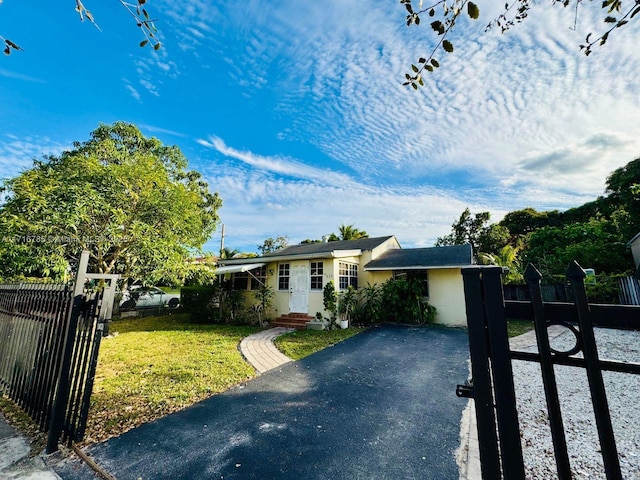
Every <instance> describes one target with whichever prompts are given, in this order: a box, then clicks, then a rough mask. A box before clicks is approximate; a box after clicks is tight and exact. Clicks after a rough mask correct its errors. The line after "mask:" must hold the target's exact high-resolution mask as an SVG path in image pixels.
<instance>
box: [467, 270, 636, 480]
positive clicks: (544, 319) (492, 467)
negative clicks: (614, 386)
mask: <svg viewBox="0 0 640 480" xmlns="http://www.w3.org/2000/svg"><path fill="white" fill-rule="evenodd" d="M462 275H463V279H464V291H465V303H466V310H467V323H468V328H469V349H470V354H471V374H472V384H471V385H459V386H458V389H457V392H456V393H457V394H458V396H463V397H472V398H473V399H474V401H475V409H476V420H477V428H478V441H479V452H480V463H481V470H482V478H483V479H484V480H490V479H491V480H496V479H500V478H503V479H508V480H519V479H522V480H524V478H525V466H524V460H523V454H522V445H521V441H520V429H519V428H520V427H519V423H518V411H517V404H516V396H515V389H514V382H513V371H512V364H511V360H512V359H518V360H527V361H533V362H538V363H539V364H540V368H541V372H542V379H543V385H544V392H545V397H546V403H547V411H548V417H549V425H550V430H551V432H550V434H551V437H552V441H553V448H554V455H555V461H556V465H557V472H558V478H559V479H561V480H565V479H571V478H572V473H571V465H570V462H569V455H568V453H567V443H566V438H565V430H564V426H563V421H562V412H561V410H560V401H559V398H558V388H557V384H556V376H555V372H554V365H571V366H576V367H583V368H585V369H586V373H587V378H588V381H589V389H590V393H591V399H592V403H593V408H594V413H595V419H596V426H597V431H598V436H599V440H600V446H601V453H602V457H603V462H604V468H605V472H606V476H607V479H608V480H614V479H615V480H618V479H622V473H621V470H620V462H619V458H618V452H617V448H616V442H615V438H614V433H613V428H612V426H611V418H610V413H609V407H608V403H607V396H606V392H605V387H604V383H603V380H602V371H603V370H610V371H616V372H624V373H633V374H639V373H640V364H638V363H624V362H615V361H605V360H601V359H600V358H599V357H598V351H597V347H596V342H595V337H594V332H593V319H592V312H591V310H592V309H591V307H590V305H589V304H588V303H587V296H586V292H585V286H584V278H585V276H586V274H585V272H584V270H582V268H580V266H579V265H578V264H577V263H575V262H574V263H573V264H572V265H571V266H570V267H569V269H568V271H567V279H568V281H569V284H570V287H571V290H572V293H573V298H574V299H575V303H574V304H573V305H572V307H571V312H569V314H567V308H566V304H565V305H564V306H563V308H562V311H563V312H564V315H562V316H558V315H550V310H551V309H550V308H547V307H548V305H547V304H544V303H543V301H542V293H541V288H540V280H541V275H540V273H539V272H538V271H537V270H536V269H535V268H534V267H533V266H532V265H529V266H528V268H527V270H526V273H525V280H526V282H527V285H528V287H529V291H530V294H531V297H530V298H531V301H530V302H528V313H529V318H531V319H532V320H533V322H534V327H535V333H536V340H537V344H538V352H539V353H531V352H519V351H511V349H510V347H509V339H508V334H507V311H506V309H505V302H504V299H503V290H502V282H501V276H502V268H501V267H469V268H465V269H463V270H462ZM520 310H522V308H521V309H520ZM599 313H600V315H602V313H603V310H602V309H600V310H599ZM633 315H634V316H635V320H636V321H635V322H633V323H635V328H640V310H635V311H634V312H633ZM574 320H575V321H574ZM627 323H628V322H627ZM555 324H559V325H563V326H564V327H566V328H567V329H569V330H570V331H571V332H572V333H573V335H574V336H575V345H574V346H573V348H571V349H570V350H567V351H557V350H555V349H553V348H551V346H550V342H549V336H548V332H547V328H548V327H549V326H550V325H555ZM576 354H582V357H576Z"/></svg>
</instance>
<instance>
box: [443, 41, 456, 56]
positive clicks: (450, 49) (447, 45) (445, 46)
mask: <svg viewBox="0 0 640 480" xmlns="http://www.w3.org/2000/svg"><path fill="white" fill-rule="evenodd" d="M442 48H443V49H444V51H445V52H447V53H452V52H453V44H452V43H451V42H450V41H449V40H444V41H443V42H442Z"/></svg>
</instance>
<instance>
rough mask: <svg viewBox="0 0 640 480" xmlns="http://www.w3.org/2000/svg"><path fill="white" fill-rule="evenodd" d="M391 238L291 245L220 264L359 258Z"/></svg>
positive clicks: (224, 261)
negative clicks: (366, 251) (363, 252)
mask: <svg viewBox="0 0 640 480" xmlns="http://www.w3.org/2000/svg"><path fill="white" fill-rule="evenodd" d="M390 238H393V235H388V236H386V237H375V238H359V239H358V240H341V241H338V242H318V243H304V244H300V245H291V246H289V247H285V248H283V249H281V250H278V251H276V252H271V253H267V254H266V255H263V256H261V257H253V258H246V259H229V260H221V261H220V263H221V264H223V265H235V264H241V263H256V262H260V261H263V260H267V261H269V262H275V261H280V260H288V259H306V258H338V257H345V256H358V255H361V254H362V251H363V250H373V249H374V248H376V247H378V246H379V245H382V244H383V243H384V242H386V241H387V240H389V239H390Z"/></svg>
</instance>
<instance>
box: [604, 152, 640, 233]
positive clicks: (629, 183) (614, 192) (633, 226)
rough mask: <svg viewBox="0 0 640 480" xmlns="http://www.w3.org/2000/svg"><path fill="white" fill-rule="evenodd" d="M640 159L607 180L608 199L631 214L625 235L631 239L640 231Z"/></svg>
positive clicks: (618, 170) (614, 172)
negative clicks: (639, 187) (639, 186)
mask: <svg viewBox="0 0 640 480" xmlns="http://www.w3.org/2000/svg"><path fill="white" fill-rule="evenodd" d="M638 185H640V158H636V159H635V160H632V161H631V162H629V163H627V164H626V165H625V166H623V167H620V168H618V169H616V170H614V171H613V172H612V173H611V175H609V177H608V178H607V193H608V194H609V196H608V197H607V199H608V200H609V202H610V203H611V204H612V205H614V206H615V207H617V208H622V209H624V210H625V211H626V212H628V213H629V215H630V218H629V222H628V224H627V227H626V228H625V230H624V232H623V233H624V235H625V236H626V237H627V238H628V239H631V237H633V236H634V235H635V234H636V233H638V232H639V231H640V195H639V191H638Z"/></svg>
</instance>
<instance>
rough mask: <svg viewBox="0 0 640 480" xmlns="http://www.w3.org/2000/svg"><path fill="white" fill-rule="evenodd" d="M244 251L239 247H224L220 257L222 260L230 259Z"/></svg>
mask: <svg viewBox="0 0 640 480" xmlns="http://www.w3.org/2000/svg"><path fill="white" fill-rule="evenodd" d="M241 253H242V252H240V250H238V249H237V248H233V249H232V248H229V247H224V248H222V249H221V250H220V259H221V260H229V259H231V258H235V257H236V256H239V255H240V254H241Z"/></svg>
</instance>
